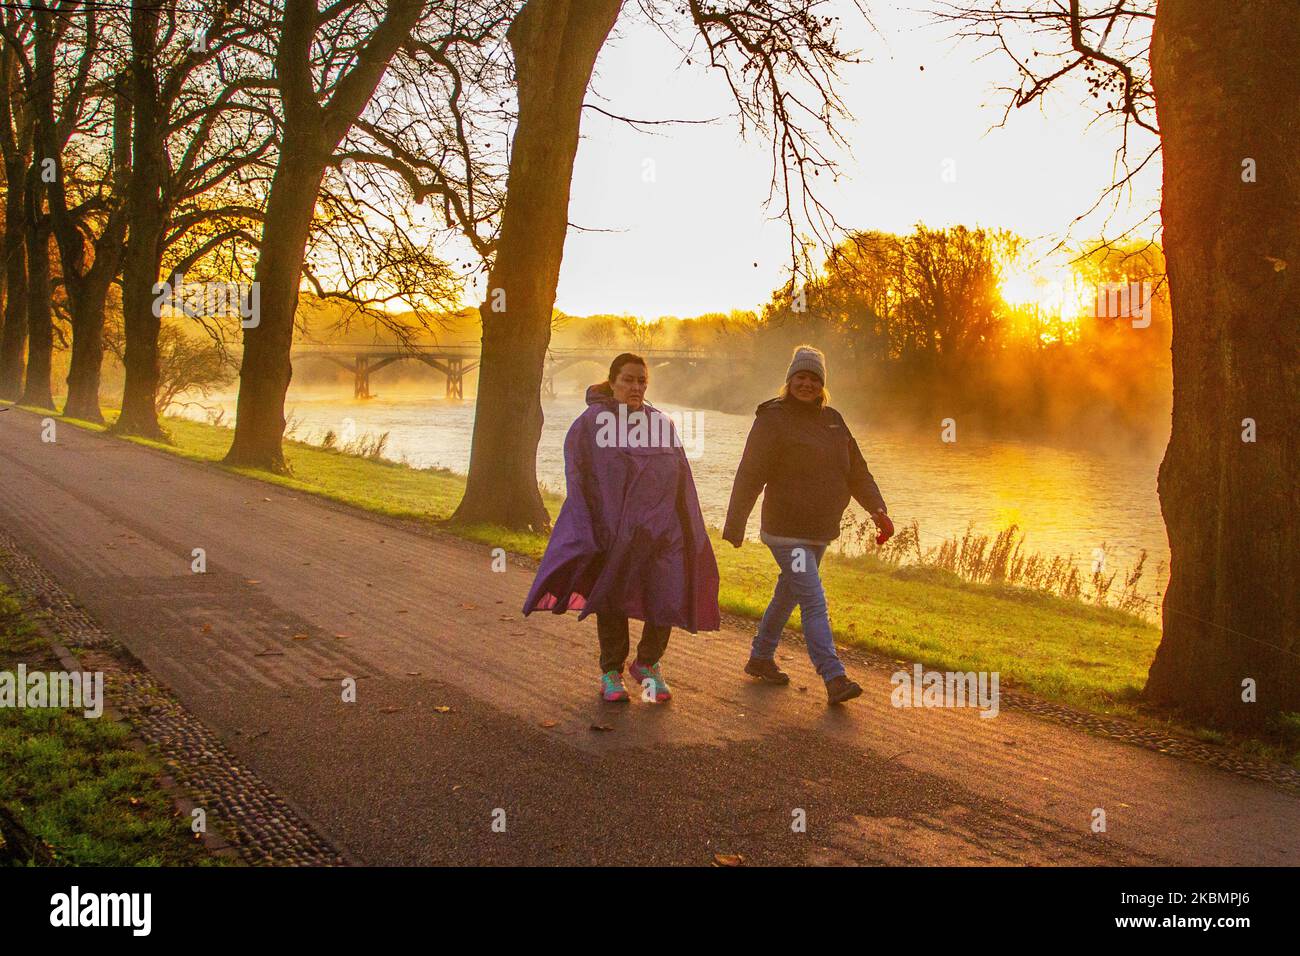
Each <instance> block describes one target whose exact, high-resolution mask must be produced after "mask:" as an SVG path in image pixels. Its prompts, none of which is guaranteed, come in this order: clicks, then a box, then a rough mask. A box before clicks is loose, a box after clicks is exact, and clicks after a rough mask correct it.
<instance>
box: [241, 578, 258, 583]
mask: <svg viewBox="0 0 1300 956" xmlns="http://www.w3.org/2000/svg"><path fill="white" fill-rule="evenodd" d="M244 583H245V584H261V583H262V582H261V581H259V580H257V578H245V579H244Z"/></svg>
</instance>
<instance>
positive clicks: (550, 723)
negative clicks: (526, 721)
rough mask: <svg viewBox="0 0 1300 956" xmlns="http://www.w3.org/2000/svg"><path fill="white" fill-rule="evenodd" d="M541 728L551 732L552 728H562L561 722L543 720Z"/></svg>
mask: <svg viewBox="0 0 1300 956" xmlns="http://www.w3.org/2000/svg"><path fill="white" fill-rule="evenodd" d="M539 726H542V727H545V728H546V729H547V730H549V729H550V728H552V727H558V726H560V722H559V721H558V720H543V721H542V722H541V724H540V725H539Z"/></svg>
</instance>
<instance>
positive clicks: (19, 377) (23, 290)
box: [0, 166, 27, 399]
mask: <svg viewBox="0 0 1300 956" xmlns="http://www.w3.org/2000/svg"><path fill="white" fill-rule="evenodd" d="M23 179H24V169H23V167H21V166H20V167H18V168H17V169H14V168H12V167H10V168H9V171H8V188H7V192H6V195H5V232H4V252H3V254H4V272H5V293H6V295H5V326H4V334H3V336H0V398H6V399H16V398H17V397H18V396H19V395H21V394H22V391H23V350H24V349H25V348H26V347H27V250H26V246H25V244H24V228H23V219H24V216H25V206H24V204H23V188H22V183H23Z"/></svg>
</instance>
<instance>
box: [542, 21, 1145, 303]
mask: <svg viewBox="0 0 1300 956" xmlns="http://www.w3.org/2000/svg"><path fill="white" fill-rule="evenodd" d="M835 6H839V7H841V8H842V9H841V10H839V11H838V12H840V13H842V15H843V19H842V20H841V23H842V27H841V39H842V41H843V45H844V46H846V47H849V48H851V49H858V50H860V51H861V52H862V55H863V58H864V59H866V60H869V62H864V63H861V64H855V65H851V66H847V67H845V68H844V69H843V70H842V73H841V79H840V91H841V94H842V96H843V98H844V99H845V101H846V103H847V105H848V107H849V109H850V111H851V112H852V113H853V114H854V117H855V119H854V121H853V122H851V123H848V124H846V125H845V126H844V127H843V130H844V133H845V136H846V138H847V139H848V141H849V143H850V146H851V150H852V152H851V155H849V154H838V157H837V158H839V159H840V162H841V170H842V173H843V176H842V177H841V179H840V181H839V182H838V183H835V184H831V183H828V182H826V177H824V176H823V177H820V179H819V183H820V184H821V188H822V189H823V192H822V193H821V198H822V200H823V202H825V203H826V204H827V205H828V206H830V208H831V209H832V210H833V211H834V213H835V215H836V216H837V218H838V219H839V220H840V221H841V222H842V223H843V224H845V225H846V226H849V227H852V228H860V229H883V230H888V231H893V232H903V233H905V232H908V231H910V229H911V227H912V226H913V225H914V224H915V223H917V222H918V221H923V222H925V223H926V224H927V225H929V226H946V225H955V224H959V223H960V224H965V225H970V226H974V225H983V226H1001V227H1006V228H1010V229H1013V230H1014V231H1016V232H1018V233H1020V234H1022V235H1025V236H1028V237H1031V238H1036V237H1046V238H1047V239H1048V240H1054V239H1055V238H1057V237H1060V236H1061V235H1063V233H1064V231H1065V229H1066V228H1067V227H1068V226H1069V224H1070V222H1071V220H1073V219H1074V218H1075V217H1076V216H1078V215H1080V214H1082V213H1084V212H1085V211H1087V210H1088V209H1089V208H1090V207H1091V206H1092V205H1093V204H1094V203H1095V202H1096V201H1097V199H1098V197H1099V196H1101V194H1102V193H1103V191H1104V190H1105V188H1106V187H1107V185H1109V184H1110V182H1111V181H1112V172H1113V168H1114V163H1115V158H1114V154H1115V149H1116V146H1117V144H1118V142H1119V139H1118V133H1117V132H1116V130H1115V129H1114V127H1113V126H1110V127H1107V126H1105V125H1100V124H1098V125H1094V126H1093V127H1092V128H1091V129H1088V124H1089V122H1090V121H1091V120H1092V119H1093V113H1092V112H1091V111H1089V110H1086V109H1084V108H1083V107H1082V106H1080V105H1079V102H1078V99H1077V96H1076V95H1075V93H1071V94H1065V93H1062V94H1058V95H1054V96H1052V97H1051V98H1049V99H1048V100H1047V102H1046V104H1045V105H1044V106H1042V107H1040V106H1037V105H1035V106H1031V107H1028V108H1025V109H1021V110H1017V111H1014V112H1013V114H1012V116H1011V117H1010V118H1009V120H1008V121H1007V123H1006V125H1005V126H1003V127H1001V128H996V129H995V128H993V127H994V126H995V125H996V124H998V123H999V122H1000V120H1001V118H1002V115H1003V112H1004V109H1005V104H1006V102H1007V94H1006V93H1002V92H998V91H997V90H996V87H997V86H998V85H999V84H1006V83H1009V82H1011V81H1012V80H1013V77H1014V67H1013V66H1012V64H1011V62H1010V61H1009V60H1008V59H1007V58H1006V57H1005V56H1004V55H1002V54H996V55H989V56H985V57H984V58H982V59H981V58H980V56H981V54H983V53H985V52H986V51H987V49H988V48H987V47H981V46H978V45H976V43H975V42H973V41H961V40H956V39H953V37H952V27H951V25H948V24H939V23H935V22H934V19H933V16H932V12H931V11H932V10H933V5H932V3H931V0H915V2H914V3H913V4H911V5H907V6H904V5H900V4H893V3H881V2H875V3H872V4H871V5H870V8H869V9H870V14H871V17H872V22H873V23H874V25H875V28H876V29H875V30H874V31H873V30H872V28H871V27H870V26H869V25H868V24H866V23H865V22H864V21H863V20H862V18H861V17H860V16H859V15H857V14H855V13H854V12H853V11H852V8H851V5H850V4H848V3H847V2H846V3H839V2H837V3H836V4H835ZM628 7H629V9H632V8H633V7H634V4H632V3H629V4H628ZM694 59H695V62H694V64H693V65H686V64H685V63H683V62H682V56H681V53H680V52H679V51H678V50H677V49H676V48H675V47H674V46H673V44H672V43H671V42H670V41H669V40H668V39H667V38H665V37H664V36H663V35H662V34H661V33H660V32H659V31H658V30H656V29H655V28H654V27H653V26H651V25H649V24H647V23H645V22H644V20H643V18H641V17H640V16H638V15H636V11H635V10H634V9H632V15H629V13H628V12H626V11H625V13H624V15H623V18H622V19H621V20H620V23H619V25H618V26H617V27H616V28H615V33H614V34H613V35H612V36H611V38H610V40H609V41H608V42H607V44H606V46H605V47H604V49H603V50H602V53H601V56H600V58H599V60H598V61H597V65H596V73H595V76H594V77H593V80H592V83H591V87H590V90H589V93H588V98H587V101H588V102H589V103H596V104H599V105H600V106H601V107H602V108H604V109H607V110H609V111H610V112H613V113H616V114H619V115H622V116H629V117H634V118H638V119H659V120H662V119H693V120H698V119H710V118H713V117H719V119H718V120H717V122H714V123H710V124H707V125H685V126H684V125H673V126H667V127H660V128H659V130H658V131H656V132H655V133H647V132H644V131H638V130H636V129H633V128H632V127H630V126H628V125H627V124H625V123H621V122H617V121H614V120H611V119H609V118H607V117H605V116H602V115H600V114H599V113H596V112H595V111H593V110H587V111H586V112H585V115H584V118H583V124H582V140H581V142H580V144H579V147H578V157H577V162H576V166H575V170H574V180H573V191H572V198H571V204H570V221H571V223H573V224H574V226H575V227H581V228H574V229H571V230H570V233H569V237H568V240H567V242H566V245H565V254H564V264H563V268H562V271H561V275H560V285H559V291H558V296H557V302H556V307H557V308H559V309H560V310H562V311H564V312H566V313H569V314H573V315H590V314H594V313H620V314H621V313H628V314H633V315H639V316H641V317H644V318H652V317H658V316H664V315H676V316H682V317H685V316H691V315H698V314H701V313H704V312H712V311H721V312H727V311H730V310H732V309H735V308H756V307H758V306H759V305H761V303H762V302H764V301H766V300H767V298H768V297H769V294H770V293H771V291H772V290H773V289H774V288H776V287H777V286H779V285H780V284H781V283H782V282H783V281H784V269H785V267H786V266H787V264H788V262H789V254H788V243H789V237H788V232H787V230H786V227H785V225H784V224H783V223H781V222H780V221H776V220H773V219H771V216H772V215H773V210H769V209H766V208H765V207H764V204H763V201H764V199H765V197H766V196H767V193H768V183H769V177H770V156H769V154H768V152H767V148H766V147H767V144H766V141H765V140H763V139H762V138H761V137H755V138H753V139H752V140H751V141H749V142H744V141H741V139H740V138H739V135H738V122H737V119H736V116H735V112H736V110H735V105H734V103H733V102H732V100H731V98H730V93H729V91H728V89H727V86H726V84H725V81H724V80H723V78H722V76H721V74H720V73H718V72H717V71H710V70H708V69H707V68H705V67H703V66H701V65H700V63H699V58H698V57H695V58H694ZM922 67H924V70H922V69H921V68H922ZM945 170H950V171H951V173H950V175H949V176H948V179H951V180H952V181H945V177H944V172H945ZM1158 188H1159V168H1158V165H1157V164H1152V165H1151V166H1150V167H1149V168H1148V170H1147V171H1146V172H1145V173H1144V174H1143V175H1142V176H1141V177H1140V178H1139V180H1138V181H1137V183H1136V185H1135V189H1134V190H1133V196H1132V199H1131V202H1129V203H1126V204H1125V206H1123V207H1122V208H1121V209H1120V211H1119V212H1118V213H1117V214H1116V216H1115V219H1114V222H1115V223H1122V224H1124V225H1128V224H1129V223H1130V222H1133V221H1136V220H1138V219H1141V218H1142V217H1144V216H1146V215H1147V214H1148V213H1149V212H1150V211H1151V210H1152V209H1154V208H1155V207H1156V206H1158ZM1101 226H1102V220H1101V218H1100V217H1096V216H1095V217H1094V218H1093V219H1092V220H1090V221H1088V222H1087V223H1085V224H1084V226H1083V227H1082V228H1080V227H1078V226H1076V227H1075V231H1074V235H1076V236H1078V237H1079V238H1083V237H1086V236H1090V235H1096V234H1097V233H1098V232H1099V231H1100V229H1101ZM584 229H586V230H601V231H593V232H587V231H583V230H584ZM1108 231H1114V230H1108ZM1150 231H1151V230H1150V227H1148V228H1147V234H1148V235H1149V234H1150Z"/></svg>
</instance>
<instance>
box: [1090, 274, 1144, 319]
mask: <svg viewBox="0 0 1300 956" xmlns="http://www.w3.org/2000/svg"><path fill="white" fill-rule="evenodd" d="M1152 294H1153V293H1152V289H1151V283H1149V282H1099V283H1097V300H1096V302H1095V303H1094V306H1093V311H1092V314H1093V315H1094V316H1096V317H1097V318H1099V319H1132V320H1133V328H1135V329H1145V328H1146V327H1147V326H1149V325H1150V324H1151V296H1152Z"/></svg>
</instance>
